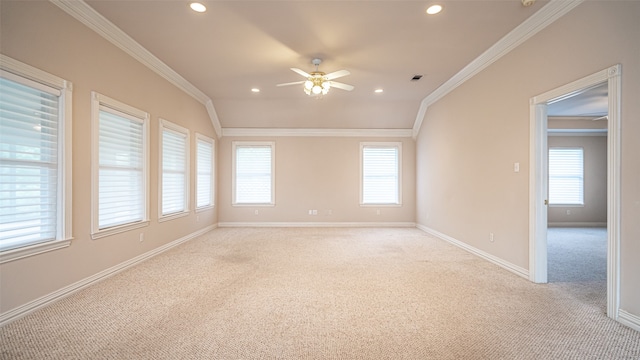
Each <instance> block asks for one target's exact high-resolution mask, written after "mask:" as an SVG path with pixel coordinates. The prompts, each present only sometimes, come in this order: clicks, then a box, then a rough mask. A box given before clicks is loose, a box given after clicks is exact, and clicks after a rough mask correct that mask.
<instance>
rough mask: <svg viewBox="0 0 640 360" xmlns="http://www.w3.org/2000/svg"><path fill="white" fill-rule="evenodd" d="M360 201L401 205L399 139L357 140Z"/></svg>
mask: <svg viewBox="0 0 640 360" xmlns="http://www.w3.org/2000/svg"><path fill="white" fill-rule="evenodd" d="M360 160H361V161H360V174H361V183H360V204H361V205H401V203H402V201H401V199H402V192H401V182H402V180H401V179H402V176H401V174H402V171H401V169H402V167H401V164H402V143H400V142H384V143H367V142H365V143H360Z"/></svg>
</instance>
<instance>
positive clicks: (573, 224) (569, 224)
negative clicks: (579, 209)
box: [548, 206, 607, 227]
mask: <svg viewBox="0 0 640 360" xmlns="http://www.w3.org/2000/svg"><path fill="white" fill-rule="evenodd" d="M563 207H564V206H563ZM548 227H607V223H606V222H575V221H574V222H569V221H566V222H550V223H548Z"/></svg>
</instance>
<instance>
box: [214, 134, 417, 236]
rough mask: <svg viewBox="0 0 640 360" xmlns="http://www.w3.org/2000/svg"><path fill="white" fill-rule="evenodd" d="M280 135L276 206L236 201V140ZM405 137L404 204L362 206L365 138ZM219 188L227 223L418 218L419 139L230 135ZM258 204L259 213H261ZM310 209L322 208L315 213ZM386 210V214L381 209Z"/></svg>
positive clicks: (221, 158) (224, 147) (222, 220)
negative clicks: (233, 146)
mask: <svg viewBox="0 0 640 360" xmlns="http://www.w3.org/2000/svg"><path fill="white" fill-rule="evenodd" d="M238 140H242V141H247V140H256V141H275V154H276V158H275V167H276V169H275V174H276V175H275V186H276V189H275V206H272V207H264V206H258V207H252V206H232V205H231V179H232V176H231V144H232V141H238ZM361 141H373V142H383V141H395V142H397V141H401V142H402V160H403V161H402V169H403V174H402V180H403V182H402V198H403V200H402V206H400V207H398V206H392V207H361V206H360V205H359V201H360V198H359V196H360V182H359V174H360V142H361ZM219 163H220V166H219V169H220V178H219V184H220V187H219V189H218V194H219V199H220V201H219V208H220V218H219V221H220V223H221V225H223V224H224V223H264V222H272V223H273V222H278V223H295V222H297V223H300V222H318V223H319V222H325V223H327V222H329V223H348V222H351V223H353V222H357V223H366V222H383V223H402V222H405V223H406V222H409V223H414V222H415V143H414V141H413V140H412V139H408V138H354V137H276V138H238V137H224V138H222V139H221V140H220V146H219ZM255 210H258V215H255ZM309 210H318V215H316V216H310V215H309V213H308V211H309ZM329 210H331V214H329ZM377 210H380V215H377Z"/></svg>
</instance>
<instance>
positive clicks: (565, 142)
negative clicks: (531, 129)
mask: <svg viewBox="0 0 640 360" xmlns="http://www.w3.org/2000/svg"><path fill="white" fill-rule="evenodd" d="M548 145H549V147H581V148H583V149H584V153H583V154H584V205H582V206H559V205H551V206H549V207H548V211H547V215H548V219H547V220H548V222H549V226H606V223H607V137H606V136H549V139H548Z"/></svg>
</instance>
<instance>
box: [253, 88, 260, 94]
mask: <svg viewBox="0 0 640 360" xmlns="http://www.w3.org/2000/svg"><path fill="white" fill-rule="evenodd" d="M251 92H254V93H259V92H260V89H258V88H253V89H251Z"/></svg>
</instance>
